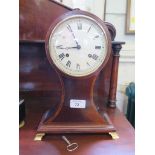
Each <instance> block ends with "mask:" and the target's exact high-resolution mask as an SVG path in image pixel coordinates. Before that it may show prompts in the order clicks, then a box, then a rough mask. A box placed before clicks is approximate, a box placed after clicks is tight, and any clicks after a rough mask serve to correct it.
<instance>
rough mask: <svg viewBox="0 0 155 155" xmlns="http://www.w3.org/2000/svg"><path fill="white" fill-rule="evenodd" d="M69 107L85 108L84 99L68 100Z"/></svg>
mask: <svg viewBox="0 0 155 155" xmlns="http://www.w3.org/2000/svg"><path fill="white" fill-rule="evenodd" d="M70 108H86V100H75V99H72V100H70Z"/></svg>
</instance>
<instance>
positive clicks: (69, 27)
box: [67, 25, 79, 47]
mask: <svg viewBox="0 0 155 155" xmlns="http://www.w3.org/2000/svg"><path fill="white" fill-rule="evenodd" d="M67 28H68V30H69V31H70V32H71V33H72V36H73V38H74V41H75V43H76V45H77V47H78V46H79V44H78V42H77V40H76V38H75V35H74V32H73V30H72V28H71V26H70V25H68V26H67Z"/></svg>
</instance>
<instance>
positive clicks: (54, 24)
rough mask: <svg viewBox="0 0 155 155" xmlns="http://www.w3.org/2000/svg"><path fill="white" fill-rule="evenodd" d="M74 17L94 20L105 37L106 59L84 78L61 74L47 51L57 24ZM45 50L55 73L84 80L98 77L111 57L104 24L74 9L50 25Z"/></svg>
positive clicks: (108, 38) (93, 16) (96, 18)
mask: <svg viewBox="0 0 155 155" xmlns="http://www.w3.org/2000/svg"><path fill="white" fill-rule="evenodd" d="M74 16H86V17H90V18H91V20H94V22H96V23H97V24H99V26H101V28H102V30H103V33H104V34H105V37H106V46H107V49H106V50H107V54H106V58H105V60H104V61H103V63H102V65H100V67H99V68H98V69H97V70H96V71H95V72H93V73H92V74H89V75H86V76H80V77H76V76H71V75H68V74H66V73H64V72H62V71H61V70H59V69H57V67H56V66H55V64H54V62H53V60H52V59H51V56H50V51H49V39H50V37H51V35H52V33H53V30H54V28H55V26H56V25H57V24H59V23H60V22H62V21H64V20H65V19H67V18H69V17H74ZM45 48H46V55H47V58H48V60H49V62H50V64H51V65H52V66H53V67H54V68H55V69H56V71H57V72H60V73H61V74H63V75H64V76H67V77H69V78H76V79H84V78H88V77H91V76H92V75H94V76H96V75H98V73H99V72H100V71H101V70H102V69H103V68H104V66H105V65H106V63H107V62H108V60H109V58H110V55H111V37H110V33H109V31H108V28H107V27H106V25H105V24H104V22H103V21H102V20H101V19H100V18H98V17H97V16H95V15H93V14H91V13H89V12H86V11H82V10H80V9H75V10H73V11H70V12H68V13H66V14H64V15H62V16H60V17H59V18H57V19H56V20H55V21H54V22H53V23H52V25H51V26H50V28H49V30H48V32H47V35H46V39H45Z"/></svg>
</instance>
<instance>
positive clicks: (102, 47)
mask: <svg viewBox="0 0 155 155" xmlns="http://www.w3.org/2000/svg"><path fill="white" fill-rule="evenodd" d="M49 54H50V57H51V59H52V60H53V62H54V64H55V65H56V67H57V68H58V69H59V70H61V71H62V72H64V73H66V74H68V75H71V76H75V77H81V76H87V75H90V74H91V73H93V72H95V71H96V70H97V69H98V68H99V67H100V66H101V65H102V63H103V62H104V60H105V57H106V55H107V37H106V34H105V32H104V30H103V29H102V27H101V26H100V24H99V23H97V22H95V20H93V19H92V18H90V17H87V16H84V15H74V16H71V17H69V18H67V19H65V20H63V21H61V22H59V23H58V24H57V25H56V26H55V28H54V30H53V31H52V33H51V35H50V38H49Z"/></svg>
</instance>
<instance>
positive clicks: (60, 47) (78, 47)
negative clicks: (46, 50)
mask: <svg viewBox="0 0 155 155" xmlns="http://www.w3.org/2000/svg"><path fill="white" fill-rule="evenodd" d="M56 48H57V49H66V50H68V49H74V48H76V49H80V48H81V46H80V45H78V46H73V47H62V46H56Z"/></svg>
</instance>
